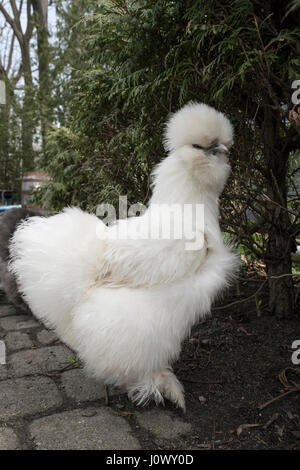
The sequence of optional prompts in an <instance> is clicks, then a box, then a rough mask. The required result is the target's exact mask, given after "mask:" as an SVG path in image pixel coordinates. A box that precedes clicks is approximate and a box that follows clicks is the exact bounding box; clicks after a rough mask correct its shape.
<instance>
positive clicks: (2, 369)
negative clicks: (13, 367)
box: [0, 364, 7, 397]
mask: <svg viewBox="0 0 300 470" xmlns="http://www.w3.org/2000/svg"><path fill="white" fill-rule="evenodd" d="M6 377H7V367H6V365H5V364H0V380H3V379H6ZM0 397H1V386H0Z"/></svg>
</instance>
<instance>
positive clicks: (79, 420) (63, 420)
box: [29, 408, 141, 450]
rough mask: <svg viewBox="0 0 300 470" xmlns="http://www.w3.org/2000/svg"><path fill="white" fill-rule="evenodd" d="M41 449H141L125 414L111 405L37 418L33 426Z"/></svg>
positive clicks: (35, 437) (36, 442)
mask: <svg viewBox="0 0 300 470" xmlns="http://www.w3.org/2000/svg"><path fill="white" fill-rule="evenodd" d="M29 429H30V434H31V437H32V438H33V439H34V442H35V445H36V448H37V449H43V450H71V449H72V450H74V449H76V450H112V449H113V450H134V449H140V448H141V447H140V444H139V442H138V440H137V439H136V438H135V437H134V436H133V435H132V434H131V430H130V426H129V424H128V423H127V422H126V421H125V419H124V418H122V417H120V416H115V415H113V414H112V410H110V409H108V408H89V409H85V410H73V411H66V412H63V413H57V414H54V415H51V416H47V417H44V418H40V419H37V420H35V421H33V423H32V424H31V426H30V428H29Z"/></svg>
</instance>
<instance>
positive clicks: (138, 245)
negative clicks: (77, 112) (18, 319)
mask: <svg viewBox="0 0 300 470" xmlns="http://www.w3.org/2000/svg"><path fill="white" fill-rule="evenodd" d="M232 140H233V131H232V126H231V124H230V122H229V121H228V119H227V118H226V117H225V116H224V115H223V114H222V113H220V112H217V111H216V110H215V109H213V108H211V107H209V106H207V105H205V104H199V103H189V104H187V105H186V106H184V107H183V108H182V109H181V110H179V111H178V112H177V113H175V114H173V115H172V116H171V118H170V119H169V121H168V123H167V125H166V132H165V147H166V149H167V150H168V151H169V155H168V156H167V158H165V159H164V160H163V161H162V162H161V163H160V164H159V165H158V166H157V167H156V168H155V170H154V184H153V195H152V198H151V200H150V203H149V206H148V209H147V211H146V212H145V213H144V214H143V215H142V216H140V217H132V218H128V219H125V220H122V221H119V222H118V223H116V224H115V225H112V226H108V227H107V226H106V225H104V224H103V222H101V221H100V220H99V218H98V217H96V216H95V215H91V214H88V213H85V212H82V211H81V210H80V209H78V208H67V209H65V210H64V211H63V212H61V213H59V214H57V215H54V216H52V217H49V218H44V217H32V218H30V219H28V220H26V221H25V222H24V223H23V224H21V225H20V226H19V228H18V229H17V231H16V232H15V235H14V237H13V239H12V243H11V265H10V269H11V271H12V272H13V273H14V274H15V275H16V277H17V280H18V285H19V289H20V291H21V292H22V294H23V295H24V297H25V300H26V302H27V303H28V304H29V306H30V308H31V310H32V312H33V313H34V315H35V316H36V317H37V318H39V319H40V320H41V321H43V322H44V323H45V324H46V326H48V327H50V328H52V329H54V330H55V331H56V333H57V334H58V336H59V337H60V338H61V339H62V341H64V342H65V343H66V344H68V345H69V346H70V347H71V348H73V349H74V350H75V351H76V352H77V353H78V355H79V357H80V358H81V359H82V360H83V362H84V363H85V366H86V368H87V370H88V371H89V373H90V374H92V375H93V376H94V377H96V378H98V379H101V380H102V381H104V383H106V384H107V385H109V384H111V385H116V386H120V387H125V388H126V390H127V391H128V394H129V397H130V398H131V399H132V400H133V401H134V402H136V403H137V404H145V403H147V402H148V401H149V400H150V399H154V400H155V402H156V403H163V401H164V398H167V399H169V400H171V401H172V402H174V403H175V404H176V405H177V406H178V407H181V408H182V409H185V400H184V391H183V387H182V385H181V383H180V382H179V381H178V379H177V378H176V376H175V375H174V373H173V372H172V368H171V364H172V363H173V362H174V361H175V360H176V359H177V358H178V356H179V353H180V349H181V343H182V341H183V339H184V338H185V337H186V336H187V335H188V334H189V331H190V328H191V326H192V325H193V324H194V323H195V322H196V321H197V319H199V318H201V317H203V316H205V315H207V314H208V313H209V312H210V309H211V305H212V302H213V300H214V299H215V298H216V296H217V295H218V294H219V293H220V291H221V290H222V289H223V288H224V287H226V286H227V285H228V282H229V280H230V278H231V276H232V275H233V273H234V272H235V270H236V267H237V257H236V255H235V254H234V253H233V252H232V250H231V249H230V247H228V246H226V245H225V244H224V242H223V239H222V235H221V231H220V227H219V222H218V197H219V195H220V193H221V192H222V190H223V188H224V185H225V182H226V180H227V177H228V175H229V172H230V166H229V164H228V159H227V156H226V153H227V151H228V149H229V148H230V146H231V145H232ZM174 204H176V205H177V208H178V207H180V208H184V207H193V214H194V213H195V211H194V209H195V207H196V206H197V205H199V204H203V205H204V226H203V225H202V222H203V218H202V217H200V218H199V217H198V218H197V217H194V215H193V214H192V215H193V216H191V217H185V218H184V222H183V225H182V227H183V236H182V237H181V238H175V237H174V236H173V238H172V236H171V237H169V239H167V238H165V239H161V238H159V237H156V239H153V238H154V237H152V239H150V238H149V236H148V235H149V231H150V232H151V229H152V228H153V226H154V227H155V229H157V228H161V226H162V225H163V224H164V221H165V217H166V218H167V216H168V214H167V210H166V209H167V208H168V207H171V206H172V205H174ZM185 205H186V206H185ZM198 207H199V206H198ZM189 214H191V213H190V212H189ZM177 218H178V217H177V215H172V214H171V217H170V220H171V223H170V224H169V225H170V227H171V232H172V230H173V229H174V226H175V225H176V223H177ZM166 225H168V224H166ZM179 225H180V224H179ZM185 229H189V230H185ZM154 231H155V230H154ZM191 231H192V234H193V236H192V237H190V236H189V235H188V236H185V234H186V233H187V232H188V233H191ZM126 232H128V233H126ZM145 233H146V234H148V235H147V236H145ZM151 233H152V232H151Z"/></svg>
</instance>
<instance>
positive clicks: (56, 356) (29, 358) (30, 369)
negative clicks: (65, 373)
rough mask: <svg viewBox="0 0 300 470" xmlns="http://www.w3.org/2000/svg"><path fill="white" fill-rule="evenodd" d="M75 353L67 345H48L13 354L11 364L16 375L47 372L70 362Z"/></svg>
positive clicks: (58, 368)
mask: <svg viewBox="0 0 300 470" xmlns="http://www.w3.org/2000/svg"><path fill="white" fill-rule="evenodd" d="M72 357H74V353H73V352H72V351H71V350H70V349H69V348H67V347H66V346H46V347H44V348H38V349H28V350H25V351H19V352H16V353H13V354H11V356H10V364H11V369H12V372H13V375H14V376H15V377H23V376H25V375H30V374H45V373H48V372H53V371H55V370H60V369H62V368H63V367H66V366H67V365H68V364H70V360H71V358H72Z"/></svg>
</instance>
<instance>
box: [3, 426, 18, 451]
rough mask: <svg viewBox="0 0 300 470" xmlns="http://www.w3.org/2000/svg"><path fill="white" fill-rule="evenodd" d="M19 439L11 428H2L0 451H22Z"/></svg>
mask: <svg viewBox="0 0 300 470" xmlns="http://www.w3.org/2000/svg"><path fill="white" fill-rule="evenodd" d="M20 449H21V445H20V442H19V439H18V438H17V436H16V434H15V433H14V431H13V430H12V429H11V428H4V427H0V450H20Z"/></svg>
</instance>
